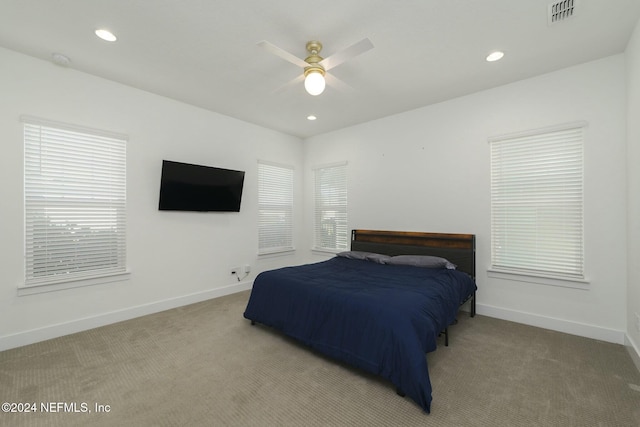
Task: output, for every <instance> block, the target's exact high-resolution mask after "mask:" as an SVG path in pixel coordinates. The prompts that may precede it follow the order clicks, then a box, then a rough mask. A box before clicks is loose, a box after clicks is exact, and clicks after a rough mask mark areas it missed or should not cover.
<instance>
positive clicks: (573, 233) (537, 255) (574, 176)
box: [490, 124, 584, 280]
mask: <svg viewBox="0 0 640 427" xmlns="http://www.w3.org/2000/svg"><path fill="white" fill-rule="evenodd" d="M583 127H584V124H579V125H576V124H574V125H569V126H566V127H563V128H555V129H552V130H547V131H543V132H536V133H532V134H525V135H520V136H513V137H506V138H499V139H493V140H490V143H491V264H492V269H495V270H497V271H505V272H513V273H516V274H518V273H519V274H527V275H533V276H541V277H557V278H567V279H578V280H581V279H583V278H584V249H583Z"/></svg>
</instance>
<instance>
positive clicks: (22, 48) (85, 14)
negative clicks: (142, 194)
mask: <svg viewBox="0 0 640 427" xmlns="http://www.w3.org/2000/svg"><path fill="white" fill-rule="evenodd" d="M574 1H576V3H577V8H576V15H575V16H574V17H572V18H570V19H568V20H565V21H562V22H560V23H557V24H553V25H548V24H547V10H548V5H549V4H550V3H552V0H324V1H323V0H316V1H313V2H311V1H304V0H277V1H276V0H274V1H266V0H242V1H240V0H0V46H3V47H6V48H8V49H12V50H15V51H18V52H23V53H25V54H28V55H32V56H35V57H38V58H42V59H46V60H51V55H52V53H54V52H57V53H62V54H64V55H66V56H67V57H69V58H70V60H71V63H70V64H69V68H73V69H76V70H80V71H84V72H87V73H90V74H95V75H97V76H101V77H104V78H107V79H110V80H114V81H117V82H121V83H124V84H126V85H130V86H133V87H136V88H140V89H143V90H146V91H149V92H153V93H157V94H160V95H163V96H167V97H169V98H173V99H176V100H180V101H184V102H186V103H189V104H193V105H196V106H199V107H202V108H205V109H208V110H212V111H215V112H218V113H222V114H225V115H228V116H232V117H236V118H238V119H241V120H244V121H247V122H251V123H255V124H258V125H261V126H264V127H267V128H271V129H275V130H278V131H281V132H284V133H287V134H291V135H295V136H299V137H309V136H313V135H317V134H321V133H325V132H328V131H332V130H335V129H340V128H343V127H346V126H350V125H353V124H356V123H362V122H366V121H369V120H374V119H377V118H380V117H384V116H388V115H392V114H396V113H400V112H403V111H407V110H411V109H414V108H418V107H421V106H425V105H429V104H433V103H437V102H440V101H443V100H447V99H451V98H454V97H458V96H461V95H465V94H469V93H473V92H477V91H480V90H484V89H488V88H491V87H496V86H500V85H503V84H507V83H510V82H513V81H517V80H521V79H524V78H527V77H531V76H535V75H539V74H542V73H547V72H550V71H554V70H557V69H561V68H565V67H568V66H571V65H575V64H580V63H584V62H587V61H591V60H594V59H598V58H602V57H605V56H609V55H613V54H617V53H621V52H623V51H624V49H625V47H626V44H627V41H628V40H629V37H630V35H631V32H632V31H633V28H634V26H635V24H636V22H638V19H639V17H640V0H574ZM99 27H105V28H108V29H110V30H111V31H112V32H114V33H115V34H116V35H117V36H118V41H117V42H115V43H107V42H104V41H102V40H100V39H98V38H97V37H95V35H94V34H93V32H94V30H95V29H96V28H99ZM365 37H368V38H369V39H370V40H371V42H372V43H373V45H374V46H375V47H374V48H373V49H372V50H370V51H368V52H366V53H363V54H362V55H359V56H357V57H355V58H353V59H351V60H349V61H348V62H345V63H344V64H342V65H340V66H338V67H336V68H334V69H333V70H331V73H332V74H333V75H334V76H336V77H338V78H339V79H340V80H342V81H343V82H345V83H347V84H348V85H350V86H351V88H352V89H351V90H348V91H345V90H338V89H335V88H332V87H328V88H327V90H325V92H324V93H323V94H321V95H319V96H317V97H313V96H311V95H308V94H307V93H306V92H305V91H304V88H303V85H302V83H299V84H298V85H295V86H291V87H288V88H287V89H285V90H283V91H280V92H276V93H274V91H275V90H276V89H278V88H279V87H281V86H282V85H284V84H285V83H287V82H288V81H290V80H292V79H294V78H295V77H297V76H299V74H300V73H301V69H300V68H298V67H296V66H295V65H293V64H291V63H289V62H286V61H284V60H283V59H281V58H279V57H277V56H274V55H273V54H270V53H269V52H267V51H266V50H264V49H261V48H260V47H258V46H257V45H256V44H257V43H258V42H259V41H261V40H267V41H269V42H271V43H273V44H275V45H277V46H279V47H281V48H283V49H285V50H287V51H289V52H291V53H293V54H295V55H296V56H298V57H301V58H304V57H305V56H306V55H305V54H306V52H305V44H306V42H307V41H309V40H320V41H321V42H322V43H323V45H324V49H323V51H322V52H321V56H323V57H327V56H330V55H331V54H332V53H334V52H336V51H338V50H341V49H342V48H345V47H347V46H348V45H351V44H352V43H355V42H357V41H359V40H361V39H363V38H365ZM496 49H499V50H503V51H504V52H505V54H506V55H505V57H504V59H502V60H501V61H498V62H495V63H488V62H486V61H485V56H486V55H487V54H488V53H490V52H491V51H493V50H496ZM0 66H3V67H6V66H7V64H0ZM309 114H315V115H316V116H317V117H318V120H316V121H314V122H310V121H308V120H306V117H307V115H309Z"/></svg>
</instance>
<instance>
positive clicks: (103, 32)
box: [96, 28, 118, 42]
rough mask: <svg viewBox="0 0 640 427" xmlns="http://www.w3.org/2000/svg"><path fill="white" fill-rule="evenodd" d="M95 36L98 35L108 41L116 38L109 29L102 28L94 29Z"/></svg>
mask: <svg viewBox="0 0 640 427" xmlns="http://www.w3.org/2000/svg"><path fill="white" fill-rule="evenodd" d="M96 36H98V37H100V38H101V39H102V40H106V41H108V42H114V41H116V40H118V38H117V37H116V36H115V35H114V34H113V33H112V32H111V31H109V30H105V29H103V28H101V29H97V30H96Z"/></svg>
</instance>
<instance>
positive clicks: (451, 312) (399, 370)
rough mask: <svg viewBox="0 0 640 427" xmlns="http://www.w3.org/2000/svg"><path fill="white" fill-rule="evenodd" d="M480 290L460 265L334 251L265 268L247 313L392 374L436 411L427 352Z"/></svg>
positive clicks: (330, 351) (304, 340) (354, 362)
mask: <svg viewBox="0 0 640 427" xmlns="http://www.w3.org/2000/svg"><path fill="white" fill-rule="evenodd" d="M475 289H476V285H475V283H474V281H473V280H472V279H471V278H470V277H469V276H468V275H467V274H465V273H462V272H459V271H456V270H447V269H430V268H420V267H412V266H397V265H382V264H376V263H374V262H371V261H362V260H354V259H347V258H341V257H335V258H332V259H330V260H328V261H323V262H318V263H314V264H307V265H301V266H295V267H286V268H280V269H277V270H271V271H265V272H263V273H260V274H259V275H258V277H256V280H255V282H254V284H253V290H252V291H251V296H250V298H249V302H248V304H247V308H246V311H245V313H244V317H246V318H247V319H250V320H253V321H256V322H259V323H263V324H265V325H268V326H271V327H273V328H276V329H278V330H280V331H282V332H283V333H285V334H286V335H289V336H291V337H293V338H295V339H296V340H299V341H300V342H302V343H304V344H306V345H308V346H310V347H311V348H313V349H315V350H317V351H319V352H321V353H323V354H325V355H327V356H330V357H333V358H335V359H338V360H341V361H344V362H346V363H349V364H351V365H353V366H356V367H358V368H361V369H364V370H365V371H368V372H370V373H373V374H376V375H380V376H382V377H383V378H386V379H388V380H389V381H391V382H392V383H393V384H394V385H395V386H396V387H397V388H398V389H399V390H401V391H403V392H404V393H406V395H407V396H409V397H410V398H412V399H413V400H414V401H415V402H416V403H418V405H420V406H421V407H422V408H423V409H424V410H425V411H426V412H429V411H430V405H431V382H430V381H429V372H428V369H427V359H426V356H425V353H428V352H430V351H433V350H435V349H436V339H437V337H438V334H439V333H440V332H441V331H443V330H444V329H445V328H446V327H447V326H449V325H450V324H451V323H453V321H454V320H455V317H456V314H457V312H458V308H459V306H460V304H461V303H462V302H463V301H464V300H466V299H467V298H468V296H469V295H471V294H472V293H473V292H474V291H475Z"/></svg>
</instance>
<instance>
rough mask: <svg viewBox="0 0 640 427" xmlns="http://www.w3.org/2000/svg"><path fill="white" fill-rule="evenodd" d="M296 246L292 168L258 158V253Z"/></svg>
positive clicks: (280, 250) (281, 250)
mask: <svg viewBox="0 0 640 427" xmlns="http://www.w3.org/2000/svg"><path fill="white" fill-rule="evenodd" d="M293 249H294V248H293V168H292V167H290V166H282V165H277V164H273V163H267V162H262V161H259V162H258V254H267V253H274V252H284V251H291V250H293Z"/></svg>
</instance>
